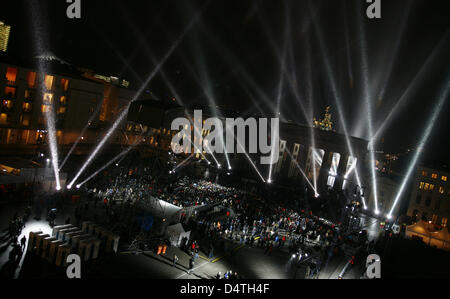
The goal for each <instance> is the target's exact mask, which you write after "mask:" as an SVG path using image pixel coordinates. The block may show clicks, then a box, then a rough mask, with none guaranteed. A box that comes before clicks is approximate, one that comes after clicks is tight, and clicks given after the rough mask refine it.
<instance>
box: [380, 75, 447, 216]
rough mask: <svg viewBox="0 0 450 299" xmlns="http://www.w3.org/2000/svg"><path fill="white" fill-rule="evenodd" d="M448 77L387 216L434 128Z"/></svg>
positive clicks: (445, 96)
mask: <svg viewBox="0 0 450 299" xmlns="http://www.w3.org/2000/svg"><path fill="white" fill-rule="evenodd" d="M449 77H450V75H447V77H446V86H445V87H444V89H443V90H442V92H441V93H440V95H439V100H438V103H437V105H436V106H435V108H434V111H433V113H432V115H431V118H430V120H429V122H428V124H427V126H426V128H425V132H424V134H423V136H422V137H421V140H420V142H419V144H418V146H417V150H416V151H415V153H414V156H413V158H412V161H411V163H410V165H409V167H408V171H407V172H406V175H405V177H404V179H403V182H402V184H401V185H400V189H399V191H398V192H397V195H396V197H395V200H394V203H393V204H392V207H391V210H390V211H389V215H391V216H392V213H393V212H394V209H395V207H396V205H397V203H398V201H399V200H400V198H401V196H402V193H403V191H404V189H405V188H406V184H407V182H408V180H409V178H410V176H411V175H412V172H413V170H414V168H415V167H416V164H417V161H418V160H419V157H420V154H421V153H422V151H423V149H424V147H425V144H426V142H427V140H428V138H429V137H430V134H431V132H432V130H433V127H434V125H435V123H436V121H437V119H438V116H439V112H441V109H442V106H443V105H444V103H445V100H446V99H447V97H448V93H449V90H450V83H449V82H450V80H449V79H450V78H449Z"/></svg>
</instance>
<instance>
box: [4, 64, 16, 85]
mask: <svg viewBox="0 0 450 299" xmlns="http://www.w3.org/2000/svg"><path fill="white" fill-rule="evenodd" d="M16 77H17V69H16V68H14V67H8V68H7V69H6V81H8V84H15V83H16Z"/></svg>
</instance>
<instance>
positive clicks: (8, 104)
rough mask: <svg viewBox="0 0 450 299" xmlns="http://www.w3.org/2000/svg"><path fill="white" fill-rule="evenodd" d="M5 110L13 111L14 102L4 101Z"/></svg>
mask: <svg viewBox="0 0 450 299" xmlns="http://www.w3.org/2000/svg"><path fill="white" fill-rule="evenodd" d="M2 104H3V108H6V109H11V108H12V107H13V101H11V100H3V103H2Z"/></svg>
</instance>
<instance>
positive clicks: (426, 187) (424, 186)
mask: <svg viewBox="0 0 450 299" xmlns="http://www.w3.org/2000/svg"><path fill="white" fill-rule="evenodd" d="M434 187H435V185H434V184H430V183H426V182H420V183H419V189H420V190H424V191H433V190H434ZM438 191H439V193H440V194H444V193H445V188H444V187H443V186H439V189H438ZM449 193H450V190H449Z"/></svg>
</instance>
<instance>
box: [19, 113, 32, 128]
mask: <svg viewBox="0 0 450 299" xmlns="http://www.w3.org/2000/svg"><path fill="white" fill-rule="evenodd" d="M30 121H31V115H29V114H22V115H21V116H20V124H21V125H22V126H25V127H28V126H29V125H30Z"/></svg>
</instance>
